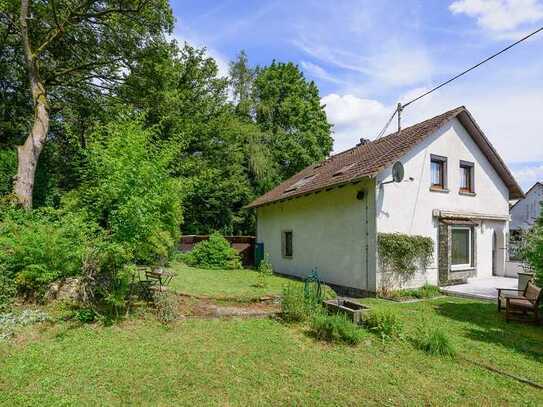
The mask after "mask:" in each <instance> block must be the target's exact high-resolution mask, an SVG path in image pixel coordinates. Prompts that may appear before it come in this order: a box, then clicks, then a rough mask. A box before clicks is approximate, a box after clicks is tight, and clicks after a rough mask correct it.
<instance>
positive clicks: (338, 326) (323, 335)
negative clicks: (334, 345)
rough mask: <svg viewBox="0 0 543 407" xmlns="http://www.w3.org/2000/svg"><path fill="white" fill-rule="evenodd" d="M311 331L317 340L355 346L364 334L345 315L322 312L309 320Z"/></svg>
mask: <svg viewBox="0 0 543 407" xmlns="http://www.w3.org/2000/svg"><path fill="white" fill-rule="evenodd" d="M311 331H312V333H313V334H314V335H315V337H316V338H317V339H320V340H326V341H330V342H345V343H348V344H351V345H356V344H358V343H360V342H361V341H362V339H363V338H364V336H365V334H364V331H363V330H362V329H360V327H358V326H357V325H355V324H354V323H353V322H352V321H351V320H350V319H349V318H348V317H347V316H346V315H345V314H341V313H340V314H331V315H329V314H327V313H326V312H325V311H324V310H320V311H319V312H316V313H315V314H314V316H313V318H312V319H311Z"/></svg>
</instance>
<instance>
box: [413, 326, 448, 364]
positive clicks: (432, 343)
mask: <svg viewBox="0 0 543 407" xmlns="http://www.w3.org/2000/svg"><path fill="white" fill-rule="evenodd" d="M415 344H416V345H417V347H418V348H419V349H421V350H423V351H425V352H426V353H428V354H430V355H435V356H448V357H453V356H454V355H455V354H456V350H455V348H454V346H453V345H452V343H451V340H450V339H449V336H448V335H447V332H445V330H444V329H443V328H440V327H432V328H426V329H423V330H422V336H421V337H418V338H416V339H415Z"/></svg>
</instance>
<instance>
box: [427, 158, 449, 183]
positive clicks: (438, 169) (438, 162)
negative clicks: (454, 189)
mask: <svg viewBox="0 0 543 407" xmlns="http://www.w3.org/2000/svg"><path fill="white" fill-rule="evenodd" d="M430 157H431V158H430V176H431V184H430V188H431V189H434V190H446V189H447V157H442V156H438V155H433V154H432V155H431V156H430Z"/></svg>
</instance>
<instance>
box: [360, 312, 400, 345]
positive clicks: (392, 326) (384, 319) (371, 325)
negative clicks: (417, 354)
mask: <svg viewBox="0 0 543 407" xmlns="http://www.w3.org/2000/svg"><path fill="white" fill-rule="evenodd" d="M364 325H365V326H366V327H367V328H368V329H369V330H370V331H372V332H374V333H376V334H377V335H379V336H380V337H381V338H382V339H391V338H399V337H401V336H402V331H403V325H402V322H401V320H400V318H399V317H398V314H397V313H395V312H393V311H391V310H379V309H377V310H371V311H370V312H369V313H368V314H367V315H366V317H365V318H364Z"/></svg>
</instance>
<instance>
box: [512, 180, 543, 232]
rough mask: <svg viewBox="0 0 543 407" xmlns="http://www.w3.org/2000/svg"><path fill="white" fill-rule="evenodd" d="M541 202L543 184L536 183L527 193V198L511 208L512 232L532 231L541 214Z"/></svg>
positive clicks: (542, 200)
mask: <svg viewBox="0 0 543 407" xmlns="http://www.w3.org/2000/svg"><path fill="white" fill-rule="evenodd" d="M541 202H543V183H541V182H536V183H535V184H534V185H533V186H532V187H531V188H530V189H529V190H528V192H526V196H525V197H524V198H522V199H519V200H518V201H517V202H516V203H515V204H514V205H513V206H512V207H511V226H510V229H511V232H513V231H514V232H521V231H527V230H530V229H531V228H532V226H533V225H534V223H535V221H536V220H537V218H538V217H539V214H540V213H541Z"/></svg>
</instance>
